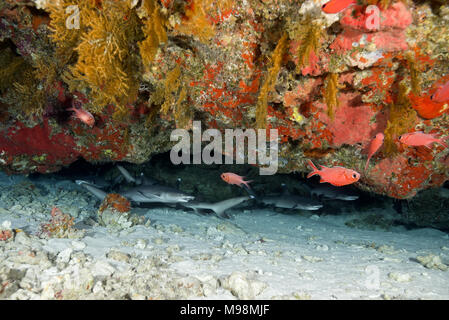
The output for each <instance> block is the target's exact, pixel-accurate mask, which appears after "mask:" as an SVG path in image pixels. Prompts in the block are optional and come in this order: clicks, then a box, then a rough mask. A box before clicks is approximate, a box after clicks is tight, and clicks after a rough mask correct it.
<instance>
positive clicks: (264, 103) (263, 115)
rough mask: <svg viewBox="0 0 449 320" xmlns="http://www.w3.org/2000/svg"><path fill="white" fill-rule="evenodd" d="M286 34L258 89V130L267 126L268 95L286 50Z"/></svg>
mask: <svg viewBox="0 0 449 320" xmlns="http://www.w3.org/2000/svg"><path fill="white" fill-rule="evenodd" d="M287 40H288V38H287V33H284V34H283V35H282V37H281V39H280V40H279V42H278V44H277V45H276V48H275V49H274V51H273V53H272V55H271V67H270V68H269V69H268V74H267V76H266V78H265V81H264V83H263V84H262V87H261V88H260V92H259V97H258V98H257V105H256V125H257V127H258V128H265V127H266V125H267V107H268V95H269V93H270V92H271V91H272V90H273V89H274V86H275V84H276V80H277V76H278V73H279V70H280V69H281V64H282V58H283V56H284V54H285V51H286V49H287V42H288V41H287Z"/></svg>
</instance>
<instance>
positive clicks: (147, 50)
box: [139, 0, 167, 70]
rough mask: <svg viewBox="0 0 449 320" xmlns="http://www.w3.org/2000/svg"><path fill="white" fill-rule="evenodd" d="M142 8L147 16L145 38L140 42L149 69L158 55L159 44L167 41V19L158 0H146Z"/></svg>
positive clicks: (144, 61) (143, 60)
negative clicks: (160, 8)
mask: <svg viewBox="0 0 449 320" xmlns="http://www.w3.org/2000/svg"><path fill="white" fill-rule="evenodd" d="M142 8H143V10H144V11H145V16H146V20H145V21H144V28H143V33H144V35H145V40H143V41H141V42H139V49H140V56H141V57H142V62H143V64H144V66H145V68H146V69H147V70H148V67H149V64H150V63H152V62H153V60H154V58H155V56H156V53H157V50H158V48H159V45H160V44H161V43H165V42H167V33H166V31H165V22H166V21H165V18H164V17H163V15H162V14H161V12H160V10H159V6H158V4H157V1H156V0H144V2H143V4H142Z"/></svg>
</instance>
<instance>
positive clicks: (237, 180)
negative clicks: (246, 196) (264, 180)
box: [221, 172, 252, 189]
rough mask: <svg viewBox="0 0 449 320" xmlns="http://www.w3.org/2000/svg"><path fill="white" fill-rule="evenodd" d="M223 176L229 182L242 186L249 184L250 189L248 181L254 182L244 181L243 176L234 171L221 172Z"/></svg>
mask: <svg viewBox="0 0 449 320" xmlns="http://www.w3.org/2000/svg"><path fill="white" fill-rule="evenodd" d="M221 178H222V179H223V180H224V181H225V182H227V183H229V184H236V185H238V186H240V187H241V186H242V184H244V185H245V186H247V187H248V188H249V189H251V188H250V187H249V185H248V183H250V182H252V180H251V181H244V180H243V178H244V177H242V176H239V175H238V174H235V173H232V172H225V173H222V174H221Z"/></svg>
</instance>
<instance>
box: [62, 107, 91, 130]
mask: <svg viewBox="0 0 449 320" xmlns="http://www.w3.org/2000/svg"><path fill="white" fill-rule="evenodd" d="M67 110H69V111H74V112H75V117H76V118H78V119H80V120H81V121H82V122H84V123H85V124H87V125H88V126H89V127H91V128H92V127H93V126H94V124H95V118H94V116H93V115H92V113H90V112H89V111H86V110H84V109H75V108H70V109H67Z"/></svg>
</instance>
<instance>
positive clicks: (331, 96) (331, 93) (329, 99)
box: [324, 73, 340, 119]
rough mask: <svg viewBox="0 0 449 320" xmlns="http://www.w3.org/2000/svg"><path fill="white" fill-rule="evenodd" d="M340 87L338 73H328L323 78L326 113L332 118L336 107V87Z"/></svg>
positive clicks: (337, 102) (337, 103)
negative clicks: (324, 78)
mask: <svg viewBox="0 0 449 320" xmlns="http://www.w3.org/2000/svg"><path fill="white" fill-rule="evenodd" d="M339 88H340V86H339V84H338V73H329V74H328V75H327V77H326V80H325V85H324V100H325V102H326V104H327V115H328V116H329V117H330V118H331V119H334V117H335V108H337V107H338V105H339V101H338V89H339Z"/></svg>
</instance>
